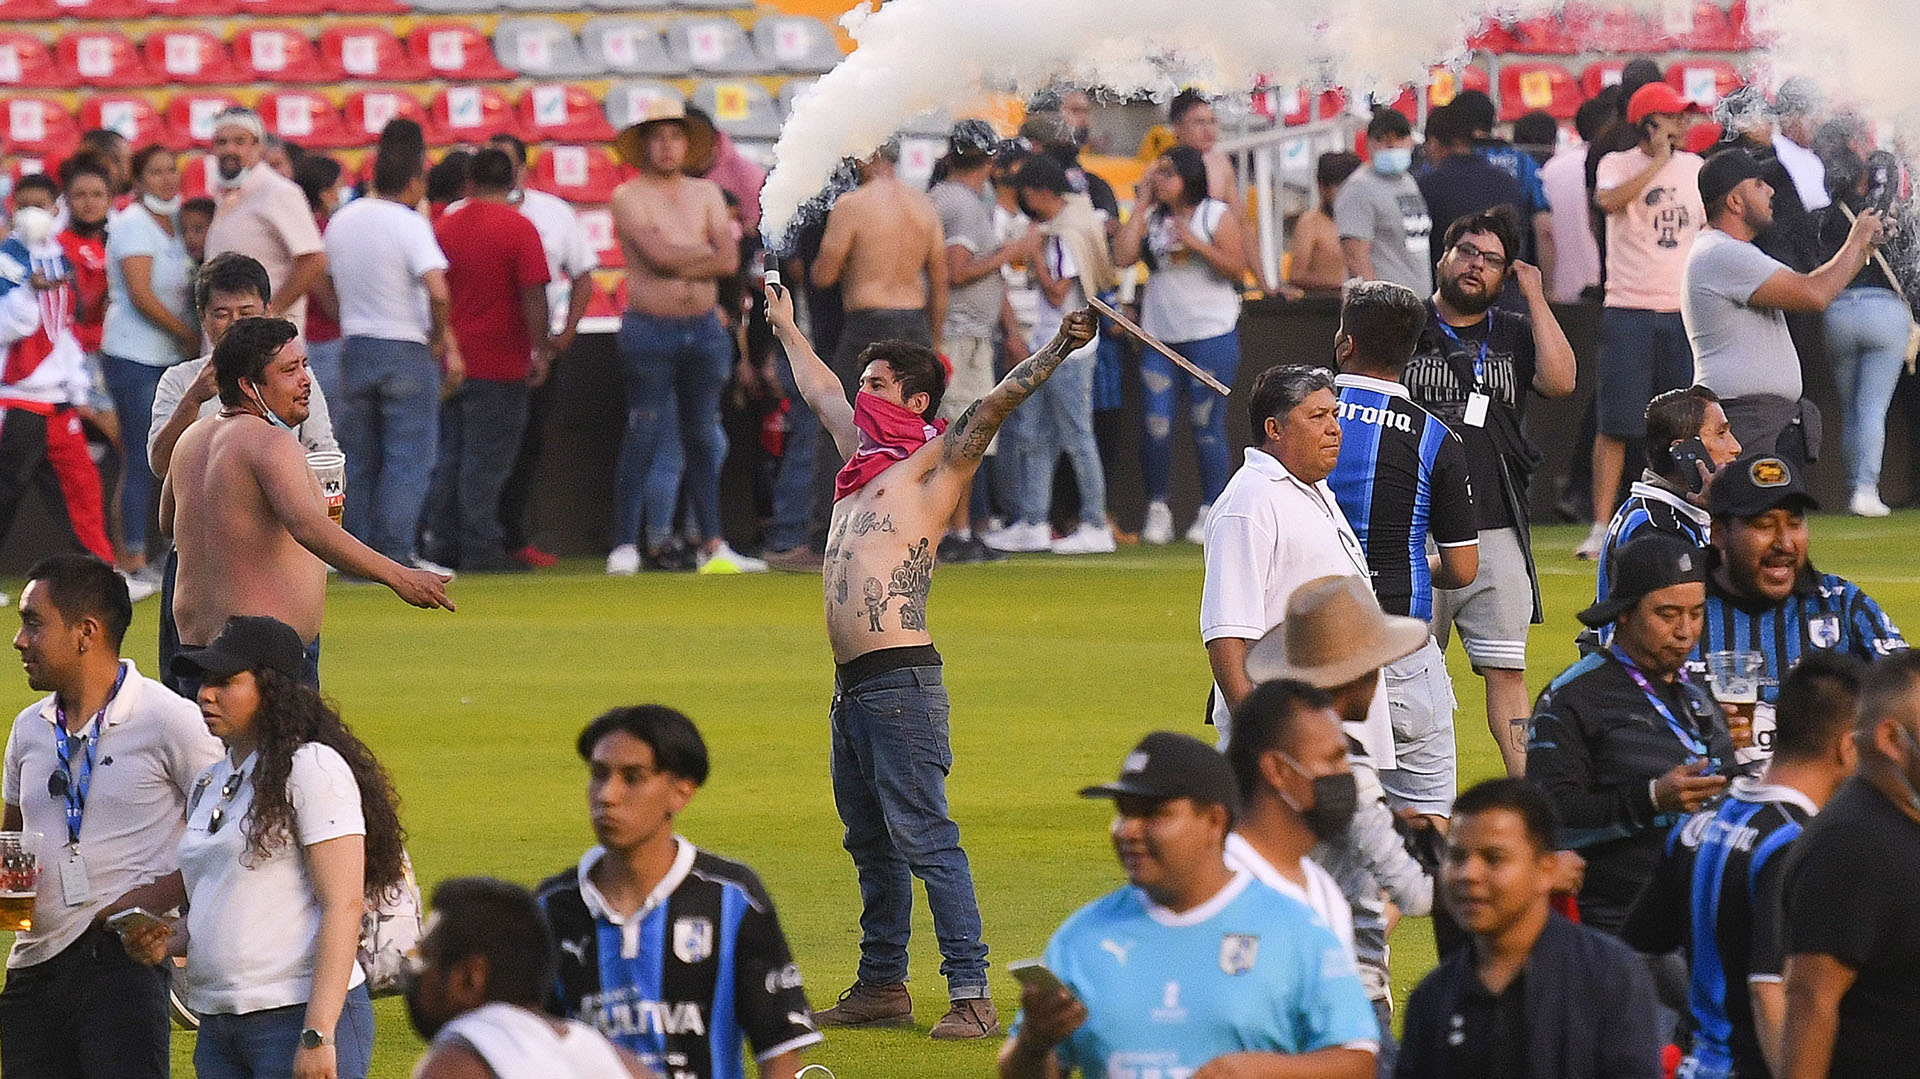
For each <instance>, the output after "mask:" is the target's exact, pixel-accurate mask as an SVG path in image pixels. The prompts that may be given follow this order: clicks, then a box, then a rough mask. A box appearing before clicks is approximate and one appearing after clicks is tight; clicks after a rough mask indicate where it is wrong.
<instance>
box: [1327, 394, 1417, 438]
mask: <svg viewBox="0 0 1920 1079" xmlns="http://www.w3.org/2000/svg"><path fill="white" fill-rule="evenodd" d="M1340 418H1341V419H1343V420H1352V421H1353V422H1354V423H1368V424H1372V425H1373V426H1375V427H1391V428H1393V429H1394V430H1396V431H1404V432H1406V433H1407V434H1412V433H1413V419H1412V418H1411V417H1409V416H1408V415H1406V414H1405V413H1403V412H1395V411H1393V410H1392V409H1387V408H1375V407H1374V406H1372V405H1363V404H1360V403H1359V402H1357V401H1342V402H1340Z"/></svg>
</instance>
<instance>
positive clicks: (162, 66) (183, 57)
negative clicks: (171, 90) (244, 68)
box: [143, 27, 242, 86]
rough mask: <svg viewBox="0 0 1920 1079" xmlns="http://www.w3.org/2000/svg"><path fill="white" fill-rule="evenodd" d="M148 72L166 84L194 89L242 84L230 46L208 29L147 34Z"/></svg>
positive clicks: (144, 48)
mask: <svg viewBox="0 0 1920 1079" xmlns="http://www.w3.org/2000/svg"><path fill="white" fill-rule="evenodd" d="M143 50H144V51H145V52H146V54H147V70H148V71H151V72H153V74H154V76H155V77H156V78H158V79H159V80H160V81H161V82H163V83H187V84H189V85H195V86H212V85H215V84H224V83H233V82H240V81H242V80H241V77H240V73H239V72H238V71H235V70H234V67H233V57H231V56H229V55H227V43H226V42H224V41H222V40H220V39H219V38H218V37H216V36H214V35H213V34H210V33H208V32H207V31H205V30H195V29H192V28H190V27H177V28H174V29H170V30H157V31H155V32H153V33H151V34H148V35H147V40H146V42H145V44H144V46H143Z"/></svg>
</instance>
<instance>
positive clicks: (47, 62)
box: [0, 30, 66, 90]
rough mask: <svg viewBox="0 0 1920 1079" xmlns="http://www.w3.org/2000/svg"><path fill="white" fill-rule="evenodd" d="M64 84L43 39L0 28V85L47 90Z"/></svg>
mask: <svg viewBox="0 0 1920 1079" xmlns="http://www.w3.org/2000/svg"><path fill="white" fill-rule="evenodd" d="M65 83H66V78H65V76H63V75H62V74H61V73H60V69H59V68H58V67H56V66H55V65H54V62H53V53H52V52H50V51H48V49H47V43H46V42H44V41H41V40H40V39H39V38H37V37H34V36H33V35H32V34H23V33H20V32H18V31H14V30H8V31H0V86H26V87H32V88H34V89H45V90H50V89H53V88H55V87H58V86H62V85H65Z"/></svg>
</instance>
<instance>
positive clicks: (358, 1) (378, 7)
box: [325, 0, 413, 15]
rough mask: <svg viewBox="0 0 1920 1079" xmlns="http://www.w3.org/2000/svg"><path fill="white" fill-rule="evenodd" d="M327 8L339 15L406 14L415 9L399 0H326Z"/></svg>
mask: <svg viewBox="0 0 1920 1079" xmlns="http://www.w3.org/2000/svg"><path fill="white" fill-rule="evenodd" d="M325 2H326V5H327V10H328V11H331V12H334V13H336V14H339V15H404V14H406V13H407V12H409V11H411V10H413V9H412V8H409V7H408V6H407V5H405V4H402V3H399V2H398V0H325Z"/></svg>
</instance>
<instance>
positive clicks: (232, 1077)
mask: <svg viewBox="0 0 1920 1079" xmlns="http://www.w3.org/2000/svg"><path fill="white" fill-rule="evenodd" d="M306 1025H307V1006H306V1005H305V1004H290V1005H288V1006H287V1007H284V1008H269V1009H267V1010H265V1011H258V1012H247V1013H246V1014H244V1015H203V1016H201V1017H200V1034H199V1036H198V1037H196V1038H195V1039H194V1043H193V1071H194V1074H195V1075H196V1076H198V1079H283V1077H285V1079H291V1076H292V1075H293V1054H294V1052H295V1051H296V1050H298V1049H299V1048H300V1031H301V1029H302V1028H303V1027H305V1026H306ZM333 1039H334V1059H335V1061H336V1062H337V1065H338V1073H339V1076H340V1079H367V1068H368V1067H369V1066H370V1065H371V1064H372V1063H373V1001H372V1000H371V999H370V998H369V997H368V996H367V987H366V984H365V983H362V984H360V985H358V986H355V987H354V988H353V989H351V990H349V991H348V992H347V1003H346V1006H345V1007H343V1008H341V1009H340V1023H339V1025H338V1026H336V1027H335V1028H334V1031H333Z"/></svg>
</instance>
